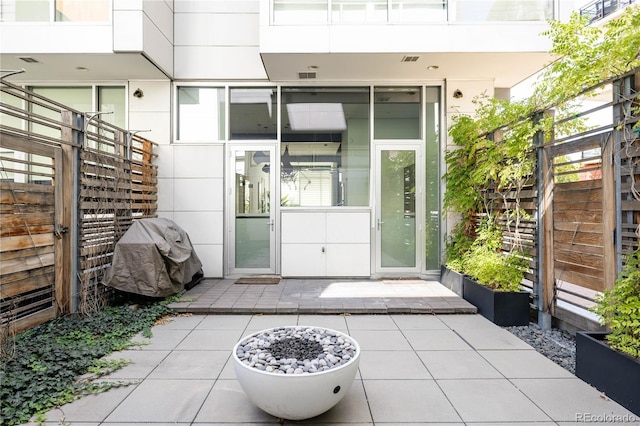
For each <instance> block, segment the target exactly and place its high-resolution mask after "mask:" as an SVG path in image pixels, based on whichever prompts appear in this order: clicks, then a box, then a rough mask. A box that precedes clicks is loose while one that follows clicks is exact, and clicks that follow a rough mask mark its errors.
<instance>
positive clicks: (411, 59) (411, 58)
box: [402, 56, 420, 62]
mask: <svg viewBox="0 0 640 426" xmlns="http://www.w3.org/2000/svg"><path fill="white" fill-rule="evenodd" d="M418 59H420V56H405V57H404V58H402V62H416V61H417V60H418Z"/></svg>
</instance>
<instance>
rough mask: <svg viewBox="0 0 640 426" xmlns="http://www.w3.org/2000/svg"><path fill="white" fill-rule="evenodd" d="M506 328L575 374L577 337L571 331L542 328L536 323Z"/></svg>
mask: <svg viewBox="0 0 640 426" xmlns="http://www.w3.org/2000/svg"><path fill="white" fill-rule="evenodd" d="M504 328H505V329H506V330H508V331H510V332H511V333H513V334H514V335H516V336H517V337H519V338H520V339H521V340H523V341H525V342H527V343H528V344H529V345H531V346H533V348H534V349H535V350H536V351H538V352H540V353H541V354H542V355H544V356H546V357H547V358H549V359H550V360H551V361H553V362H555V363H556V364H558V365H559V366H561V367H562V368H564V369H566V370H567V371H569V372H570V373H571V374H575V372H576V339H575V337H574V336H572V335H571V334H570V333H569V332H567V331H564V330H560V329H557V328H552V329H550V330H542V329H541V328H540V326H538V324H535V323H530V324H529V325H528V326H518V327H504Z"/></svg>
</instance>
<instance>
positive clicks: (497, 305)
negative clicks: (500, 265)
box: [462, 277, 529, 326]
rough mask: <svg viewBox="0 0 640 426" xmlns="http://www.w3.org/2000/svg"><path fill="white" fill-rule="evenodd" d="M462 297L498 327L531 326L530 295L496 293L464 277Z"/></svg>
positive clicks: (507, 292)
mask: <svg viewBox="0 0 640 426" xmlns="http://www.w3.org/2000/svg"><path fill="white" fill-rule="evenodd" d="M462 284H463V290H462V297H463V298H464V299H465V300H466V301H467V302H469V303H471V304H473V305H475V306H476V307H477V308H478V313H479V314H480V315H482V316H483V317H485V318H487V319H488V320H490V321H492V322H493V323H494V324H496V325H500V326H513V325H529V293H528V292H526V291H518V292H511V291H495V290H492V289H490V288H488V287H485V286H483V285H480V284H478V283H477V282H475V281H473V280H472V279H470V278H469V277H464V279H463V281H462Z"/></svg>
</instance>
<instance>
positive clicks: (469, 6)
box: [455, 0, 553, 22]
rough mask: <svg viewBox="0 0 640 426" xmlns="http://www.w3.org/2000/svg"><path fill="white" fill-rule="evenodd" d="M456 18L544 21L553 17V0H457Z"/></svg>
mask: <svg viewBox="0 0 640 426" xmlns="http://www.w3.org/2000/svg"><path fill="white" fill-rule="evenodd" d="M456 5H457V7H456V10H455V14H456V20H457V21H464V22H473V21H546V20H548V19H553V0H521V1H512V0H458V1H457V2H456Z"/></svg>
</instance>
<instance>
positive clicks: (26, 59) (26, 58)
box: [18, 56, 38, 64]
mask: <svg viewBox="0 0 640 426" xmlns="http://www.w3.org/2000/svg"><path fill="white" fill-rule="evenodd" d="M18 59H20V60H21V61H23V62H27V63H29V64H37V63H38V60H37V59H35V58H32V57H31V56H18Z"/></svg>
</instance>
